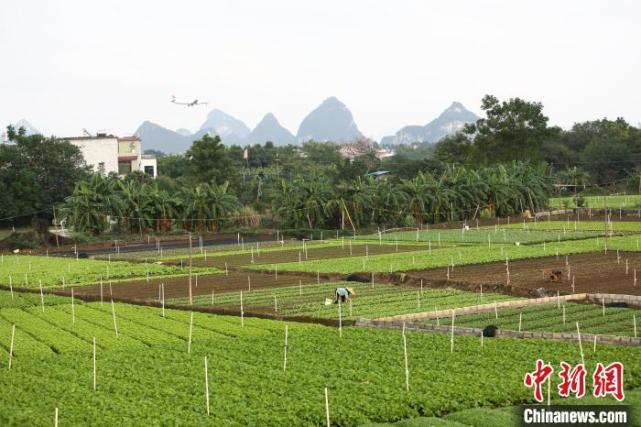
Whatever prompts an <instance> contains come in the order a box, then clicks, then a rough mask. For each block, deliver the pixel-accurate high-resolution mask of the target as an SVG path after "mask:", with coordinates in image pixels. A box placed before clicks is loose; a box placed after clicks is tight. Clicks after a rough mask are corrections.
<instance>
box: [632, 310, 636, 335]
mask: <svg viewBox="0 0 641 427" xmlns="http://www.w3.org/2000/svg"><path fill="white" fill-rule="evenodd" d="M632 325H633V326H634V338H636V337H637V315H636V314H633V315H632Z"/></svg>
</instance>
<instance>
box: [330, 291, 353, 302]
mask: <svg viewBox="0 0 641 427" xmlns="http://www.w3.org/2000/svg"><path fill="white" fill-rule="evenodd" d="M350 295H355V292H354V290H353V289H351V288H336V289H334V303H335V304H337V303H338V302H346V301H348V300H349V297H350Z"/></svg>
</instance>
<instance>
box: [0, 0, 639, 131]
mask: <svg viewBox="0 0 641 427" xmlns="http://www.w3.org/2000/svg"><path fill="white" fill-rule="evenodd" d="M640 16H641V2H638V1H623V0H613V1H606V0H603V1H589V0H564V1H547V0H520V1H514V0H505V1H494V0H469V1H467V0H465V1H464V0H454V1H445V0H440V1H430V0H416V1H414V0H389V1H376V0H362V1H361V0H323V1H306V0H269V1H260V0H251V1H250V0H245V1H243V0H209V1H195V0H181V1H162V0H161V1H158V0H156V1H147V0H136V1H130V0H128V1H120V0H109V1H94V0H82V1H80V0H64V1H62V0H42V1H35V0H2V1H1V2H0V124H2V126H5V124H8V123H12V122H15V121H17V120H19V119H21V118H25V119H27V120H28V121H30V122H31V123H32V124H33V125H34V126H35V127H36V128H38V129H39V130H41V131H42V132H44V133H46V134H55V135H57V136H72V135H80V134H81V132H82V129H83V128H86V129H88V130H89V131H91V132H97V131H108V132H112V133H115V134H118V135H121V136H124V135H127V134H132V133H133V132H134V131H135V129H136V128H137V127H138V125H139V124H140V123H141V122H142V121H144V120H150V121H153V122H155V123H158V124H160V125H162V126H165V127H168V128H170V129H176V128H180V127H185V128H188V129H191V130H195V129H197V128H199V127H200V125H201V124H202V122H204V120H205V117H206V115H207V112H208V111H209V110H211V109H212V108H219V109H221V110H223V111H225V112H227V113H229V114H231V115H233V116H235V117H237V118H239V119H241V120H243V121H244V122H245V123H246V124H247V125H248V126H250V127H253V126H255V125H256V124H257V123H258V122H259V121H260V119H261V118H262V117H263V115H264V114H266V113H267V112H272V113H274V114H275V115H276V117H277V118H278V119H279V121H280V122H281V124H282V125H284V126H285V127H287V128H288V129H289V130H290V131H292V132H293V133H296V130H297V129H298V126H299V124H300V122H301V121H302V119H303V118H304V117H305V115H307V114H308V113H309V112H310V111H311V110H312V109H314V108H315V107H317V106H318V105H319V104H320V103H321V102H322V101H323V100H324V99H325V98H327V97H330V96H336V97H338V98H339V99H340V100H341V101H343V102H344V103H345V104H346V105H347V107H348V108H349V109H350V110H351V111H352V113H353V115H354V118H355V120H356V123H357V124H358V126H359V128H360V130H361V131H362V132H363V133H364V134H365V135H366V136H369V137H371V138H375V139H379V138H381V137H382V136H384V135H388V134H393V133H394V132H396V131H397V130H398V129H400V128H401V127H403V126H405V125H410V124H426V123H427V122H429V121H430V120H431V119H433V118H435V117H436V116H437V115H438V114H439V113H440V112H441V111H442V110H443V109H445V108H446V107H448V106H449V105H450V104H451V103H452V101H460V102H462V103H463V104H464V105H465V106H466V107H467V108H468V109H470V110H471V111H473V112H475V113H477V114H479V115H480V114H481V110H480V102H481V98H482V97H483V95H485V94H488V93H489V94H493V95H495V96H497V97H498V98H499V99H507V98H510V97H521V98H524V99H527V100H531V101H539V102H542V103H543V105H544V107H545V108H544V112H545V113H546V114H547V115H548V117H550V123H551V124H554V125H559V126H562V127H564V128H568V127H571V126H572V124H573V123H575V122H580V121H585V120H593V119H598V118H603V117H608V118H616V117H624V118H625V119H627V120H628V121H629V122H630V123H632V124H634V125H638V124H639V122H640V121H641V102H640V101H641V84H640V78H641V44H640V42H641V25H639V24H638V22H639V17H640ZM172 94H173V95H175V96H176V97H177V98H179V99H184V100H191V99H193V98H198V99H199V100H202V101H207V102H208V103H209V105H207V106H202V107H196V108H186V107H180V106H177V105H174V104H171V103H170V99H171V96H172Z"/></svg>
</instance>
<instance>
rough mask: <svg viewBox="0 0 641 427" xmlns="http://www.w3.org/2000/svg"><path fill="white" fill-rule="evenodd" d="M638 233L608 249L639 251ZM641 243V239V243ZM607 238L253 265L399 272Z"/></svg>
mask: <svg viewBox="0 0 641 427" xmlns="http://www.w3.org/2000/svg"><path fill="white" fill-rule="evenodd" d="M637 244H638V237H636V236H634V235H631V236H617V237H612V238H609V239H607V248H608V250H617V249H619V250H627V251H636V250H641V249H636V247H637ZM640 244H641V243H640ZM605 245H606V241H605V239H603V238H599V237H596V238H590V239H584V240H576V241H561V242H554V243H548V244H535V245H526V246H524V245H520V246H517V245H496V244H491V245H487V244H485V245H476V246H456V247H443V248H439V249H435V250H431V251H430V250H420V251H412V252H403V253H391V254H383V255H373V256H369V257H364V256H360V257H351V258H344V259H340V260H335V259H332V260H309V261H304V262H302V263H297V262H290V263H281V264H267V265H260V266H254V267H250V268H254V269H259V270H268V271H273V270H274V269H276V268H277V269H278V270H279V271H305V272H321V273H330V272H333V273H343V274H349V273H353V272H355V271H361V272H390V271H391V272H396V271H408V270H423V269H428V268H436V267H446V266H448V265H449V266H452V265H453V266H457V265H468V264H479V263H485V262H493V261H505V259H506V258H508V259H510V260H515V259H527V258H537V257H544V256H553V255H555V254H557V253H558V254H559V255H569V254H580V253H590V252H600V251H603V250H604V247H605Z"/></svg>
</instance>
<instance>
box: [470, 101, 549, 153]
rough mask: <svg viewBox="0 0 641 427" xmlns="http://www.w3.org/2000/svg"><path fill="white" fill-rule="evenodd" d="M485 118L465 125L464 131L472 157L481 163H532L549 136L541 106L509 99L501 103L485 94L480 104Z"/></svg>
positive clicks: (546, 119) (535, 103) (536, 103)
mask: <svg viewBox="0 0 641 427" xmlns="http://www.w3.org/2000/svg"><path fill="white" fill-rule="evenodd" d="M481 109H483V111H485V114H486V116H487V117H486V118H481V119H479V120H477V121H476V123H471V124H468V125H466V126H465V128H464V130H463V132H464V134H465V135H468V136H469V137H470V138H472V140H473V145H474V152H475V153H474V155H475V158H476V159H477V160H478V161H479V162H481V163H482V164H495V163H506V162H511V161H513V160H521V161H535V160H537V159H539V156H540V155H541V147H542V145H543V143H544V142H545V141H546V140H548V139H549V138H550V136H551V130H550V128H548V126H547V122H548V118H547V117H546V116H545V115H544V114H543V105H542V104H541V103H538V102H528V101H525V100H522V99H520V98H512V99H510V100H508V101H503V102H500V101H499V100H498V99H497V98H496V97H494V96H492V95H486V96H485V97H484V98H483V100H482V103H481Z"/></svg>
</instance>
